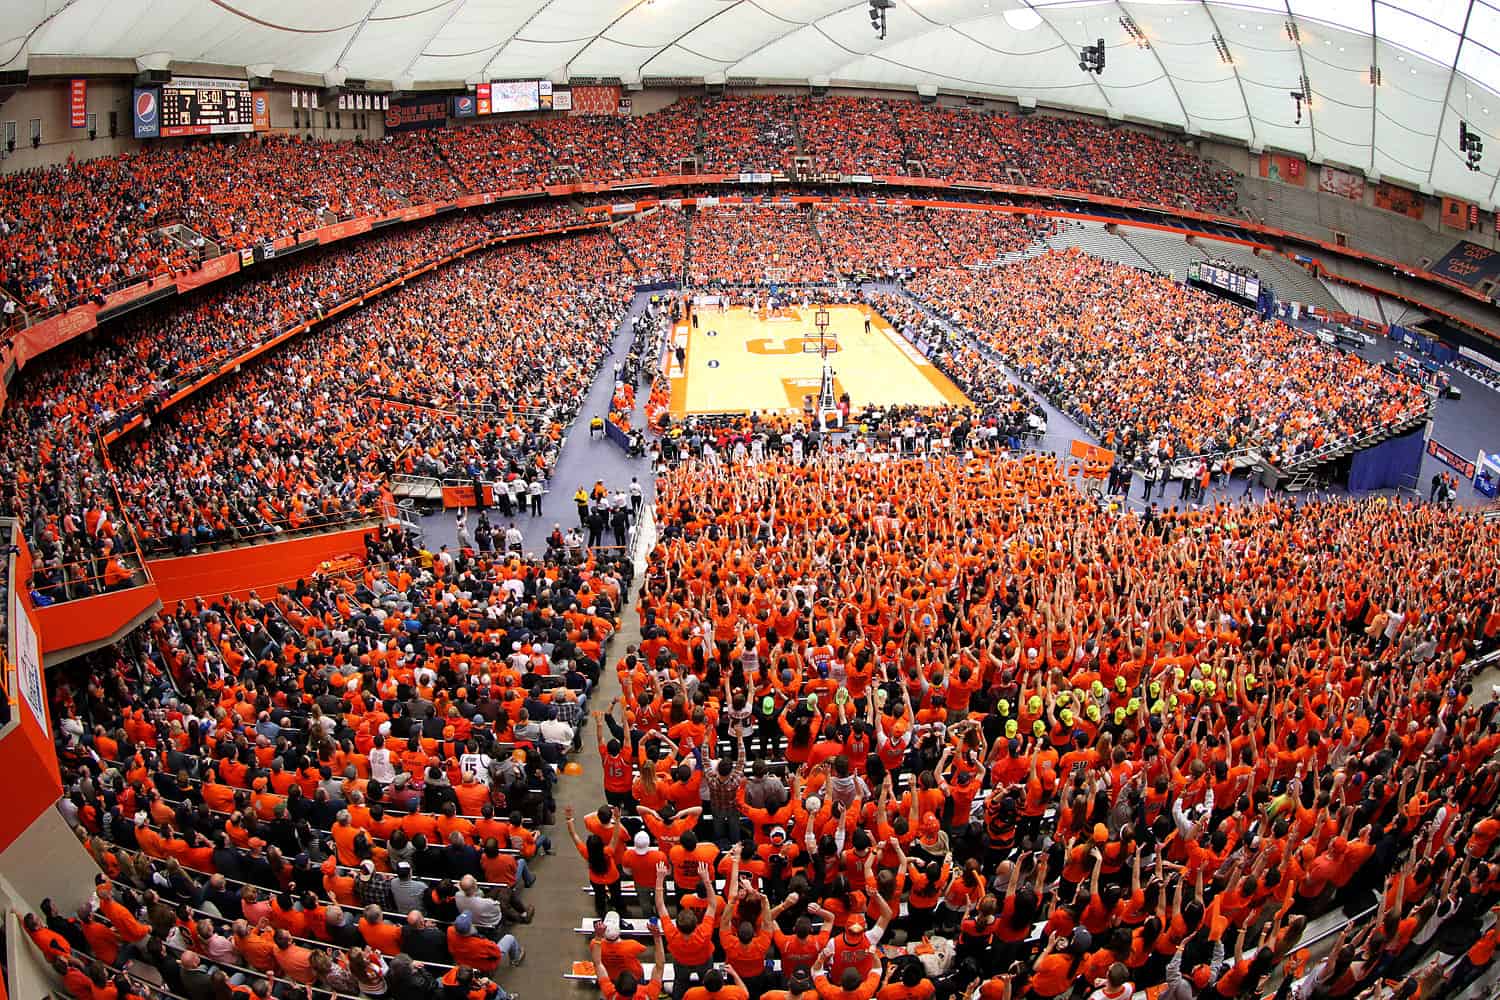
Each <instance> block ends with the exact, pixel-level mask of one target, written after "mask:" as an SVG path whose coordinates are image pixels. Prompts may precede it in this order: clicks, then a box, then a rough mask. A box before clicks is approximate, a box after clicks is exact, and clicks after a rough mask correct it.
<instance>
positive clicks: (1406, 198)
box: [1375, 181, 1426, 222]
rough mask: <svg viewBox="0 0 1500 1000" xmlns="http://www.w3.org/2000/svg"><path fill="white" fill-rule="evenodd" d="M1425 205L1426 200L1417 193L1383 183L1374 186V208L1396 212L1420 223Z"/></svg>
mask: <svg viewBox="0 0 1500 1000" xmlns="http://www.w3.org/2000/svg"><path fill="white" fill-rule="evenodd" d="M1425 203H1426V199H1425V198H1423V197H1422V195H1421V194H1420V193H1419V192H1417V191H1412V190H1411V189H1409V188H1404V187H1397V186H1396V185H1395V184H1387V183H1386V182H1385V181H1381V182H1380V183H1379V184H1376V185H1375V207H1376V208H1383V209H1385V210H1386V211H1387V212H1397V213H1399V214H1401V215H1404V216H1406V217H1407V218H1409V219H1416V220H1417V221H1418V222H1421V221H1422V210H1423V208H1424V207H1425Z"/></svg>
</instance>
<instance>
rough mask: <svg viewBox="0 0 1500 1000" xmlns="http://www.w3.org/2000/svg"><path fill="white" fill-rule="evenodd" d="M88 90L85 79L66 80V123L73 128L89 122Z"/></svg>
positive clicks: (81, 126)
mask: <svg viewBox="0 0 1500 1000" xmlns="http://www.w3.org/2000/svg"><path fill="white" fill-rule="evenodd" d="M88 92H89V84H88V81H87V80H69V81H68V123H69V124H70V125H72V126H73V127H74V128H83V127H84V126H85V125H87V124H88V123H89V109H88Z"/></svg>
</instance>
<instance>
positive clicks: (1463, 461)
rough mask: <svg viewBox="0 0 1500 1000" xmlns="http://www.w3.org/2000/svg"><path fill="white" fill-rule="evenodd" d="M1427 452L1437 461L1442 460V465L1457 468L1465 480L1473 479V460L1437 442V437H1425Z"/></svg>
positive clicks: (1470, 480)
mask: <svg viewBox="0 0 1500 1000" xmlns="http://www.w3.org/2000/svg"><path fill="white" fill-rule="evenodd" d="M1427 454H1429V455H1431V456H1432V457H1433V458H1435V459H1437V460H1438V461H1439V462H1442V463H1443V464H1444V465H1447V466H1450V467H1451V468H1454V469H1457V470H1458V472H1459V473H1460V474H1461V475H1462V476H1463V477H1464V480H1465V481H1466V482H1472V481H1473V479H1474V471H1475V470H1474V463H1473V461H1472V460H1470V459H1467V458H1464V457H1463V456H1462V455H1460V454H1459V453H1458V452H1456V451H1454V450H1453V449H1452V448H1445V447H1443V446H1442V445H1440V444H1438V441H1437V438H1428V439H1427Z"/></svg>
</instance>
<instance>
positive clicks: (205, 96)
mask: <svg viewBox="0 0 1500 1000" xmlns="http://www.w3.org/2000/svg"><path fill="white" fill-rule="evenodd" d="M253 131H255V101H254V98H253V96H252V95H251V93H250V85H249V84H248V83H246V82H245V81H244V80H210V79H204V78H201V77H176V78H174V79H173V80H172V81H171V82H170V83H165V84H163V85H162V88H161V134H162V136H164V137H167V136H177V135H221V134H225V133H230V132H253Z"/></svg>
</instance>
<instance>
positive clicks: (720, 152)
mask: <svg viewBox="0 0 1500 1000" xmlns="http://www.w3.org/2000/svg"><path fill="white" fill-rule="evenodd" d="M805 103H806V102H805V101H804V100H799V99H798V98H794V97H788V96H784V95H782V96H761V97H737V96H725V97H719V98H715V99H714V100H712V101H707V102H705V103H704V105H703V114H702V118H701V119H700V121H701V127H702V150H703V162H702V167H703V169H704V170H706V171H708V172H710V173H713V172H719V171H722V172H728V173H733V172H736V171H752V172H755V171H774V170H786V169H787V168H789V167H790V166H791V165H792V158H793V157H794V156H796V155H797V151H798V149H799V135H798V132H797V110H798V108H799V107H800V106H801V105H803V104H805Z"/></svg>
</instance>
